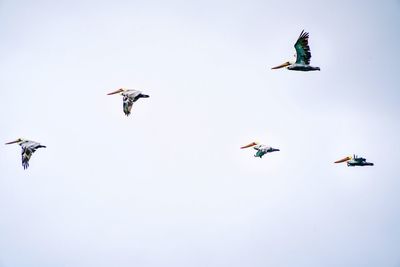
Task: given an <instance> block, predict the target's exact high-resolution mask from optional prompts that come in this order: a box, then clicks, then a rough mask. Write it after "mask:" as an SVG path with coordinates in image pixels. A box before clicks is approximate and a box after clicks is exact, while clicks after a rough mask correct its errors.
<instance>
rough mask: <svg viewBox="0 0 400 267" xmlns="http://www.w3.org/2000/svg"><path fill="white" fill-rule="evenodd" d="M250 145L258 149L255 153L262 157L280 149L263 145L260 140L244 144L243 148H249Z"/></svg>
mask: <svg viewBox="0 0 400 267" xmlns="http://www.w3.org/2000/svg"><path fill="white" fill-rule="evenodd" d="M248 147H253V148H254V149H255V150H257V152H256V154H255V155H254V157H260V158H262V156H264V155H265V154H267V153H270V152H275V151H280V150H279V149H277V148H272V147H270V146H266V145H261V144H259V143H258V142H252V143H250V144H248V145H245V146H242V147H241V149H243V148H248Z"/></svg>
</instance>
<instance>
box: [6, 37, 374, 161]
mask: <svg viewBox="0 0 400 267" xmlns="http://www.w3.org/2000/svg"><path fill="white" fill-rule="evenodd" d="M308 37H309V34H308V32H304V30H303V31H302V32H301V33H300V36H299V38H298V39H297V41H296V43H295V45H294V48H295V49H296V61H295V62H290V61H288V62H285V63H283V64H281V65H279V66H276V67H273V68H272V69H280V68H284V67H286V68H287V69H288V70H296V71H317V70H318V71H319V70H320V68H319V67H313V66H311V65H310V59H311V52H310V46H309V45H308ZM114 94H120V95H122V96H123V111H124V113H125V115H126V116H129V114H131V110H132V106H133V103H135V102H136V101H137V100H139V99H140V98H148V97H149V95H146V94H143V93H142V92H141V91H138V90H134V89H125V88H120V89H118V90H116V91H113V92H111V93H108V94H107V95H114ZM9 144H19V145H20V146H21V148H22V154H21V155H22V166H23V168H24V169H27V168H28V167H29V160H30V158H31V156H32V154H33V153H34V152H35V151H36V150H37V149H38V148H45V147H46V146H44V145H41V144H40V143H38V142H35V141H30V140H26V139H22V138H18V139H17V140H15V141H12V142H8V143H6V145H9ZM250 147H253V148H254V149H255V150H257V152H256V154H255V155H254V156H255V157H259V158H262V157H263V156H264V155H265V154H267V153H271V152H275V151H279V149H277V148H273V147H270V146H266V145H263V144H259V143H258V142H252V143H250V144H248V145H245V146H242V147H241V149H244V148H250ZM342 162H347V166H373V165H374V164H373V163H371V162H367V161H366V159H365V158H363V157H358V156H356V155H353V156H347V157H345V158H343V159H340V160H337V161H335V162H334V163H342Z"/></svg>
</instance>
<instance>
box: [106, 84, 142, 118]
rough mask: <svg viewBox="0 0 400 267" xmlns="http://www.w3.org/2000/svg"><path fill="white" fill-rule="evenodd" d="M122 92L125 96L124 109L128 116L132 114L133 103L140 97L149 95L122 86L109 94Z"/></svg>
mask: <svg viewBox="0 0 400 267" xmlns="http://www.w3.org/2000/svg"><path fill="white" fill-rule="evenodd" d="M114 94H120V95H122V96H123V109H124V113H125V115H126V116H129V114H131V110H132V106H133V103H135V102H136V101H137V100H138V99H139V98H147V97H149V95H145V94H142V92H141V91H138V90H134V89H125V88H120V89H118V90H116V91H114V92H111V93H108V94H107V95H114Z"/></svg>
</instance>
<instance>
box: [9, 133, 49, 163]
mask: <svg viewBox="0 0 400 267" xmlns="http://www.w3.org/2000/svg"><path fill="white" fill-rule="evenodd" d="M15 143H17V144H19V145H20V146H21V148H22V152H21V159H22V167H24V169H27V168H28V167H29V160H30V158H31V156H32V154H33V153H34V152H35V151H36V150H37V149H38V148H45V147H46V146H43V145H41V144H40V143H38V142H35V141H31V140H26V139H22V138H19V139H17V140H15V141H12V142H9V143H6V144H7V145H9V144H15Z"/></svg>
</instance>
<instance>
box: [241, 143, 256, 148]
mask: <svg viewBox="0 0 400 267" xmlns="http://www.w3.org/2000/svg"><path fill="white" fill-rule="evenodd" d="M255 145H257V143H256V142H251V143H250V144H248V145H245V146H242V147H241V148H240V149H243V148H248V147H252V146H255Z"/></svg>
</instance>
